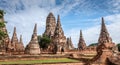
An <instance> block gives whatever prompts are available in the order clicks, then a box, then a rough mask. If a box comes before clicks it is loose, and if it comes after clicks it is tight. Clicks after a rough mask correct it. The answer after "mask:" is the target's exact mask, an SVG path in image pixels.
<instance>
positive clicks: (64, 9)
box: [0, 0, 120, 47]
mask: <svg viewBox="0 0 120 65" xmlns="http://www.w3.org/2000/svg"><path fill="white" fill-rule="evenodd" d="M0 9H3V10H4V11H5V12H6V14H5V21H7V22H8V23H7V24H6V26H7V29H8V32H9V36H10V37H11V36H12V34H13V28H14V26H16V27H17V33H18V34H17V36H18V38H19V36H20V35H21V34H22V35H23V41H24V45H26V44H28V43H29V41H30V38H31V35H32V32H33V27H34V24H35V23H37V24H38V35H41V34H43V32H44V30H45V25H46V24H45V22H46V17H47V15H48V13H49V12H53V13H54V15H55V17H57V15H58V14H59V15H60V17H61V24H62V27H63V30H64V33H65V35H66V36H67V37H70V36H71V37H72V41H73V44H74V46H75V47H77V44H78V39H79V31H80V30H82V31H83V36H84V39H85V41H86V44H87V45H89V44H90V43H96V42H97V40H98V37H99V33H100V25H101V17H104V19H105V23H106V26H107V29H108V31H109V33H110V36H111V37H112V39H113V41H114V42H115V43H119V42H120V0H0Z"/></svg>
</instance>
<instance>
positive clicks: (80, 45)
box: [78, 30, 86, 50]
mask: <svg viewBox="0 0 120 65" xmlns="http://www.w3.org/2000/svg"><path fill="white" fill-rule="evenodd" d="M85 48H86V43H85V40H84V38H83V35H82V30H80V38H79V43H78V50H84V49H85Z"/></svg>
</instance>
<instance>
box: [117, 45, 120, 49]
mask: <svg viewBox="0 0 120 65" xmlns="http://www.w3.org/2000/svg"><path fill="white" fill-rule="evenodd" d="M117 46H118V50H119V51H120V43H118V44H117Z"/></svg>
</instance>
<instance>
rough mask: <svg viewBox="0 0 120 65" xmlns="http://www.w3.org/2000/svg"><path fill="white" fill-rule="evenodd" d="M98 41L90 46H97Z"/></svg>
mask: <svg viewBox="0 0 120 65" xmlns="http://www.w3.org/2000/svg"><path fill="white" fill-rule="evenodd" d="M97 44H98V43H92V44H90V45H89V46H97Z"/></svg>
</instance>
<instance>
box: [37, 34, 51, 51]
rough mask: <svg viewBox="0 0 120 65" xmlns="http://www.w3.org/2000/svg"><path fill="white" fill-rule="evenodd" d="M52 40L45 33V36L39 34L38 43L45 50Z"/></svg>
mask: <svg viewBox="0 0 120 65" xmlns="http://www.w3.org/2000/svg"><path fill="white" fill-rule="evenodd" d="M50 42H51V40H50V38H49V37H47V36H44V35H43V36H40V35H39V36H38V43H39V45H40V47H41V48H42V49H43V50H45V49H47V48H48V45H49V44H50Z"/></svg>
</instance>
